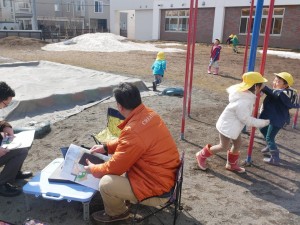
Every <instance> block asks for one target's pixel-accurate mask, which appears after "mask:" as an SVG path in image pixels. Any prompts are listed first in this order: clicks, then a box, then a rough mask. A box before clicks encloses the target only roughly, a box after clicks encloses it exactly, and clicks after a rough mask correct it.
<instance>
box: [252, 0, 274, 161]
mask: <svg viewBox="0 0 300 225" xmlns="http://www.w3.org/2000/svg"><path fill="white" fill-rule="evenodd" d="M274 2H275V0H270V6H269V12H268V18H267V24H266V30H265V38H264V44H263V53H262V59H261V65H260V73H261V74H262V75H263V74H264V70H265V64H266V58H267V50H268V44H269V38H270V31H271V24H272V18H273V11H274ZM259 100H260V95H259V94H257V96H256V101H255V107H254V111H253V117H255V118H256V117H257V114H258V107H259ZM254 135H255V127H252V129H251V134H250V141H249V146H248V152H247V159H246V162H247V163H251V156H252V150H253V142H254Z"/></svg>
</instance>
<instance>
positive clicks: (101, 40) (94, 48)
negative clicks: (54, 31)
mask: <svg viewBox="0 0 300 225" xmlns="http://www.w3.org/2000/svg"><path fill="white" fill-rule="evenodd" d="M69 43H72V44H69ZM42 49H43V50H45V51H87V52H127V51H152V52H158V51H164V52H179V51H184V50H182V49H176V48H157V47H156V46H155V45H154V44H150V43H135V42H131V41H127V40H126V38H125V37H121V36H118V35H115V34H111V33H94V34H83V35H80V36H77V37H75V38H72V39H71V40H68V41H64V42H59V43H54V44H48V45H46V46H44V47H42Z"/></svg>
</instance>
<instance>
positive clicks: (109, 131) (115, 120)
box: [91, 108, 125, 144]
mask: <svg viewBox="0 0 300 225" xmlns="http://www.w3.org/2000/svg"><path fill="white" fill-rule="evenodd" d="M124 119H125V118H124V116H122V115H121V114H120V112H119V111H118V110H116V109H114V108H108V109H107V126H106V128H105V129H104V130H102V131H101V132H100V133H98V134H92V135H91V136H92V138H93V139H94V141H95V143H96V144H101V143H105V142H107V141H109V140H113V139H115V138H118V137H119V135H120V133H121V130H120V129H119V128H118V127H117V126H118V125H119V124H120V123H122V122H123V120H124Z"/></svg>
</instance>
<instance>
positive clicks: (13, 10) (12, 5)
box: [10, 0, 16, 23]
mask: <svg viewBox="0 0 300 225" xmlns="http://www.w3.org/2000/svg"><path fill="white" fill-rule="evenodd" d="M10 3H11V7H12V14H13V20H14V23H16V6H15V2H14V1H13V0H11V1H10Z"/></svg>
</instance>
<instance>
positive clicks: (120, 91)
mask: <svg viewBox="0 0 300 225" xmlns="http://www.w3.org/2000/svg"><path fill="white" fill-rule="evenodd" d="M113 93H114V96H115V98H116V101H117V103H119V104H120V105H121V106H123V107H124V108H125V109H129V110H133V109H135V108H136V107H138V106H139V105H140V104H141V103H142V99H141V94H140V91H139V89H138V88H137V87H136V86H135V85H134V84H131V83H127V82H124V83H120V84H119V86H118V87H117V88H115V89H114V90H113Z"/></svg>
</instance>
